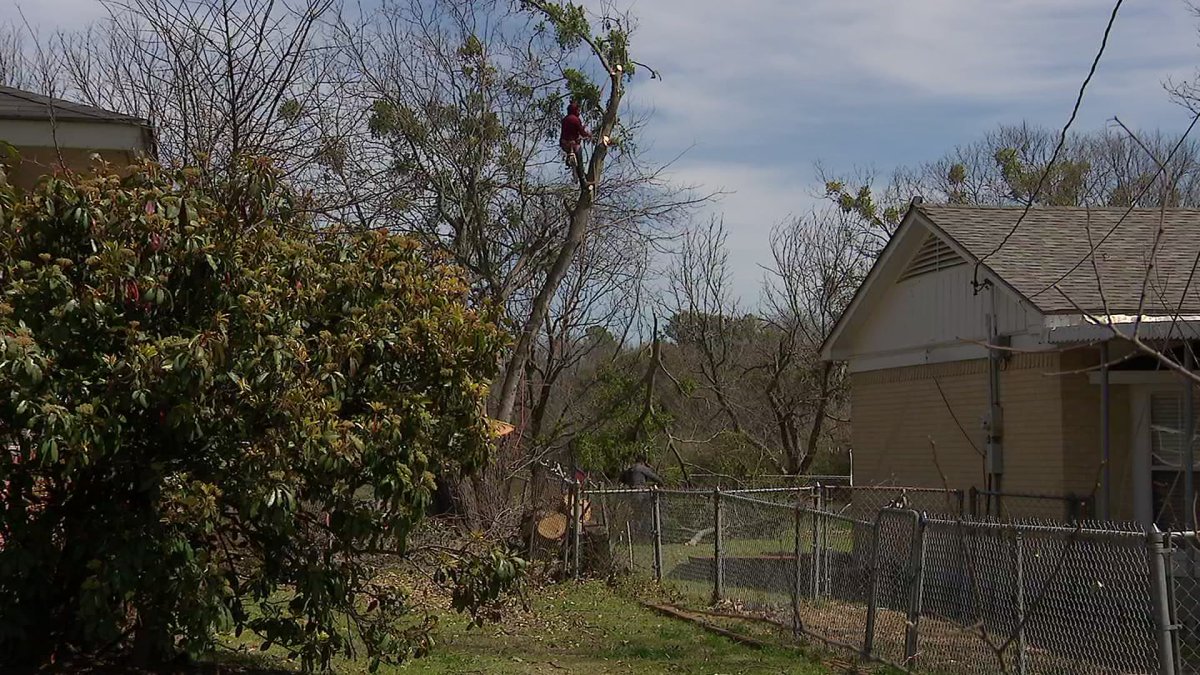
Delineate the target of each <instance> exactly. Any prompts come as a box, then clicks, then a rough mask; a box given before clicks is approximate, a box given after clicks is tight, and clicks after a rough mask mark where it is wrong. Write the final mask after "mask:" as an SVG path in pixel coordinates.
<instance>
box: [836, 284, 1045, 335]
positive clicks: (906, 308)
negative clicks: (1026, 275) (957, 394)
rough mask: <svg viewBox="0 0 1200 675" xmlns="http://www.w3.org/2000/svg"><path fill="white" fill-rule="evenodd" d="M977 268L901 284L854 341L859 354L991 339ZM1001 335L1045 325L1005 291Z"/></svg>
mask: <svg viewBox="0 0 1200 675" xmlns="http://www.w3.org/2000/svg"><path fill="white" fill-rule="evenodd" d="M972 268H973V266H972V265H959V266H957V267H953V268H951V269H947V270H942V271H940V272H932V273H929V274H923V275H921V276H918V277H914V278H911V279H907V280H904V281H900V282H898V283H895V284H893V285H892V286H891V287H890V288H888V289H887V292H886V293H885V294H884V295H883V297H882V298H881V299H880V302H879V303H878V304H876V305H875V307H874V308H873V309H874V311H873V312H872V313H871V314H870V316H869V317H868V318H867V319H866V321H865V322H864V323H863V325H862V326H861V327H860V328H859V329H858V330H857V331H856V334H855V338H854V340H853V341H852V342H851V344H852V347H851V351H852V352H853V353H854V354H855V355H868V354H875V353H885V352H895V351H898V350H909V349H925V348H929V347H935V346H939V345H946V344H950V343H955V342H963V341H967V342H970V341H984V340H986V339H987V328H986V326H987V324H986V323H985V316H986V314H987V312H988V309H989V308H988V305H989V304H990V302H991V299H990V293H989V291H987V290H983V291H981V292H980V293H979V294H978V295H976V294H975V293H974V292H973V291H972V289H971V280H972V273H973V270H972ZM996 314H997V316H998V317H999V329H1000V334H1001V335H1021V334H1025V333H1028V332H1029V331H1031V330H1036V329H1037V328H1038V327H1039V326H1040V324H1041V322H1040V318H1039V315H1038V313H1037V312H1036V311H1034V310H1032V309H1030V308H1029V307H1028V306H1027V305H1026V304H1025V303H1024V302H1023V301H1021V300H1020V299H1019V298H1017V297H1016V296H1014V295H1013V294H1012V293H1011V292H1009V291H1008V290H1007V289H1004V288H998V289H996Z"/></svg>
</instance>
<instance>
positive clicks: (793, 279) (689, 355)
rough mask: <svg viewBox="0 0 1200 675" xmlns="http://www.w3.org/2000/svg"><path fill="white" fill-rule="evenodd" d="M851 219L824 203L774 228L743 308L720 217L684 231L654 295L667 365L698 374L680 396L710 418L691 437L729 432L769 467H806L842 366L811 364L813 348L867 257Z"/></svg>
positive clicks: (839, 400)
mask: <svg viewBox="0 0 1200 675" xmlns="http://www.w3.org/2000/svg"><path fill="white" fill-rule="evenodd" d="M854 226H855V220H854V219H853V218H851V217H849V216H847V215H846V214H843V213H841V212H839V211H837V210H828V211H825V212H822V213H817V214H812V215H811V216H809V217H806V218H794V219H791V220H788V221H786V222H784V223H783V224H781V225H780V226H778V227H776V228H775V230H774V231H773V232H772V236H771V249H772V254H773V261H774V264H773V265H772V266H771V267H770V268H769V269H768V271H767V275H766V279H765V280H764V286H763V296H762V302H761V305H760V307H759V308H758V309H757V311H755V312H753V313H744V312H743V311H742V310H740V309H739V307H738V303H737V302H736V301H735V300H734V298H733V294H732V290H731V287H730V275H729V260H728V255H727V253H726V250H725V237H726V233H725V231H724V228H723V227H722V225H721V223H720V221H717V220H714V221H712V222H710V223H709V224H708V225H707V226H705V227H701V228H699V229H697V230H694V231H692V232H690V233H689V234H688V235H687V236H686V238H685V240H684V242H683V245H682V247H681V250H680V251H679V254H678V258H677V261H676V264H675V265H674V266H673V267H672V269H671V273H670V276H669V278H670V289H669V292H668V297H667V300H666V305H667V311H668V312H669V313H670V315H671V325H670V326H669V327H668V335H669V336H670V337H671V338H672V339H673V340H674V342H675V345H676V348H677V358H676V359H673V360H674V361H675V363H673V364H672V367H673V368H676V369H681V372H679V371H677V372H676V375H679V376H683V375H686V376H688V377H690V378H694V379H695V381H696V382H698V385H697V386H696V387H695V388H694V390H693V391H692V393H691V395H690V396H689V399H690V400H689V401H688V402H687V403H685V405H692V406H696V407H698V408H699V409H700V410H704V409H706V408H711V409H712V410H713V413H715V414H713V415H710V416H709V419H710V420H720V423H719V424H709V425H697V426H696V427H694V428H693V429H692V435H693V436H695V435H706V434H707V435H710V438H711V437H712V435H714V434H716V435H720V434H722V433H730V434H733V436H734V437H736V438H737V439H740V440H741V441H743V442H744V443H746V444H748V445H749V446H750V447H751V448H752V449H754V450H755V451H756V452H757V454H758V456H759V457H760V458H761V459H762V460H764V461H766V462H767V463H768V465H769V466H771V467H772V468H773V469H774V470H776V471H779V472H782V473H789V474H797V473H804V472H807V471H809V469H810V468H811V466H812V463H813V462H814V461H815V460H816V458H817V456H818V450H819V449H820V448H821V447H822V445H823V444H828V440H829V437H830V434H831V433H832V432H834V431H835V430H834V429H831V427H830V426H829V421H830V419H831V417H832V416H833V414H834V413H835V412H837V411H840V409H841V408H842V407H843V405H844V386H843V372H842V369H841V367H840V366H836V365H834V364H830V363H824V362H822V361H821V359H820V347H821V344H822V342H823V341H824V339H825V337H826V335H828V333H829V331H831V330H832V329H833V326H834V324H835V323H836V321H837V319H838V317H839V316H840V315H841V312H842V310H843V309H844V308H845V307H846V306H847V305H848V304H849V301H850V299H851V298H852V297H853V294H854V291H855V289H856V288H857V287H858V284H859V282H860V281H861V279H862V278H863V276H864V275H865V272H866V270H867V267H868V266H869V262H870V257H869V256H868V255H867V254H866V253H865V250H866V247H865V246H864V244H863V242H862V241H861V238H860V233H859V232H858V231H857V230H856V228H855V227H854ZM696 432H700V433H699V434H697V433H696Z"/></svg>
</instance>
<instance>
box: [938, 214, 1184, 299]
mask: <svg viewBox="0 0 1200 675" xmlns="http://www.w3.org/2000/svg"><path fill="white" fill-rule="evenodd" d="M916 208H917V210H918V211H919V212H920V213H921V214H923V215H924V216H925V217H926V218H928V219H929V220H930V221H932V222H933V223H934V224H935V225H936V226H937V227H938V228H940V229H941V230H942V231H944V232H945V233H946V234H947V235H948V236H950V237H951V238H952V239H954V240H955V241H957V242H958V243H959V245H961V246H962V247H963V248H964V249H966V250H967V251H968V252H969V253H970V254H971V255H972V256H974V257H975V259H976V260H978V259H981V258H983V257H985V256H988V254H989V253H991V252H992V251H993V250H994V249H996V247H997V246H998V245H999V244H1000V242H1001V241H1002V240H1003V239H1004V236H1005V235H1006V234H1008V232H1009V231H1010V230H1012V228H1013V225H1015V224H1016V222H1017V219H1018V218H1020V215H1021V211H1022V208H1021V207H999V206H998V207H986V206H984V207H979V206H939V205H925V204H922V205H919V206H917V207H916ZM1127 211H1128V215H1126V212H1127ZM1122 218H1123V220H1122ZM1160 221H1161V224H1162V235H1161V237H1158V245H1157V249H1156V248H1155V239H1156V235H1157V232H1158V229H1159V223H1160ZM1089 233H1090V237H1091V243H1090V244H1089ZM1093 247H1094V248H1095V254H1094V256H1093V255H1091V254H1090V252H1091V250H1092V249H1093ZM1152 252H1153V255H1152ZM1197 256H1200V209H1166V210H1165V211H1161V210H1159V209H1133V210H1132V211H1129V210H1128V209H1126V208H1093V209H1087V208H1075V207H1034V208H1032V209H1030V210H1029V214H1028V215H1027V216H1026V217H1025V220H1023V221H1022V222H1021V226H1020V227H1019V228H1018V229H1017V230H1016V232H1015V233H1013V235H1012V236H1011V237H1010V238H1009V240H1008V242H1007V243H1005V244H1004V246H1003V247H1002V248H1000V250H999V252H997V253H995V255H992V256H990V257H988V258H987V259H986V260H985V261H984V265H986V266H987V267H989V268H991V269H992V271H993V272H995V273H996V275H998V276H999V277H1000V278H1001V279H1003V280H1004V281H1005V282H1007V283H1008V284H1009V285H1011V286H1012V287H1013V288H1015V289H1016V290H1017V291H1018V292H1019V293H1020V294H1021V295H1023V296H1024V297H1025V298H1027V299H1028V300H1029V301H1031V302H1032V303H1033V304H1034V305H1036V306H1037V307H1038V308H1039V309H1040V310H1041V311H1042V312H1044V313H1072V314H1073V313H1078V311H1079V310H1078V309H1077V308H1076V305H1078V306H1079V307H1080V308H1082V309H1084V310H1086V311H1088V312H1094V313H1098V312H1103V311H1104V310H1105V307H1106V303H1107V309H1108V311H1109V312H1110V313H1112V314H1131V315H1132V314H1137V313H1138V308H1139V299H1140V298H1142V295H1143V293H1142V286H1143V280H1146V279H1147V273H1146V271H1147V269H1148V268H1149V269H1150V274H1149V276H1148V283H1147V284H1146V289H1147V290H1146V294H1145V303H1144V304H1143V305H1142V308H1143V309H1142V314H1146V315H1159V316H1163V315H1174V314H1175V312H1176V311H1181V312H1182V313H1183V314H1188V315H1197V314H1200V270H1197V273H1196V278H1194V279H1192V280H1191V284H1190V286H1189V285H1188V279H1189V275H1191V274H1192V271H1193V268H1194V266H1195V264H1196V260H1197ZM1093 259H1094V261H1095V267H1093V262H1092V261H1093ZM972 262H974V261H972ZM1151 262H1153V265H1151V264H1150V263H1151ZM1097 269H1098V270H1099V275H1097V273H1096V272H1097ZM1097 276H1099V283H1097ZM1185 287H1186V288H1187V292H1186V297H1185V298H1184V301H1183V303H1182V305H1181V304H1180V297H1181V296H1183V295H1184V289H1185Z"/></svg>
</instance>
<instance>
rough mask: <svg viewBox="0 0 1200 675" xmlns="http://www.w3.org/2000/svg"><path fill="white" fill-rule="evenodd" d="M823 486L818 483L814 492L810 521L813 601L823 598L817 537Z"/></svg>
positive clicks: (810, 567)
mask: <svg viewBox="0 0 1200 675" xmlns="http://www.w3.org/2000/svg"><path fill="white" fill-rule="evenodd" d="M820 514H821V484H820V483H817V487H816V489H815V490H813V495H812V517H811V518H810V519H809V524H810V525H811V526H812V533H811V534H812V537H811V538H810V539H809V542H810V545H809V548H808V551H809V557H810V558H811V561H810V564H809V566H808V575H809V577H811V580H810V583H809V594H810V595H811V597H812V599H813V600H816V599H817V598H819V597H820V596H821V552H820V551H821V549H820V547H819V546H818V545H817V537H818V536H819V533H820V521H819V518H820V517H821V515H820Z"/></svg>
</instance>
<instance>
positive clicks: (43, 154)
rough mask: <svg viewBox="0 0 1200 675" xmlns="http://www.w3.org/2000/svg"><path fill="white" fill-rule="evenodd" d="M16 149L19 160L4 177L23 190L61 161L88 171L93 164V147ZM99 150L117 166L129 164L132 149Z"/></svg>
mask: <svg viewBox="0 0 1200 675" xmlns="http://www.w3.org/2000/svg"><path fill="white" fill-rule="evenodd" d="M17 151H18V152H19V153H21V164H20V166H18V167H17V168H16V169H15V170H14V171H11V172H10V173H9V176H8V180H9V182H10V183H12V184H13V185H15V186H17V187H19V188H21V189H24V190H28V189H30V188H32V187H33V186H34V185H35V184H36V183H37V181H38V179H39V178H41V177H42V176H43V175H45V174H48V173H54V172H55V171H58V170H60V169H61V168H62V165H63V164H65V165H66V167H67V168H68V169H70V170H72V171H76V172H79V173H90V172H91V171H92V167H93V164H92V155H93V154H96V151H93V150H81V149H78V148H62V149H60V150H55V149H54V148H41V147H18V148H17ZM99 154H100V155H101V156H102V157H103V158H104V159H105V160H107V161H108V162H111V163H112V164H113V165H114V166H115V167H117V168H118V169H120V168H122V167H126V166H128V165H130V164H132V163H133V161H134V156H133V153H130V152H124V151H120V150H106V151H103V152H100V153H99Z"/></svg>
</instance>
